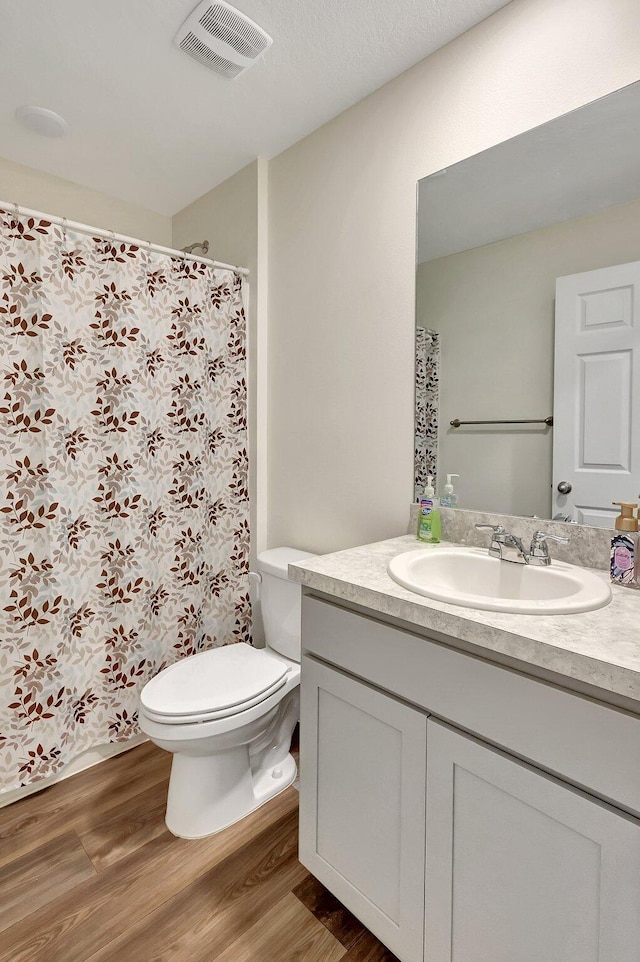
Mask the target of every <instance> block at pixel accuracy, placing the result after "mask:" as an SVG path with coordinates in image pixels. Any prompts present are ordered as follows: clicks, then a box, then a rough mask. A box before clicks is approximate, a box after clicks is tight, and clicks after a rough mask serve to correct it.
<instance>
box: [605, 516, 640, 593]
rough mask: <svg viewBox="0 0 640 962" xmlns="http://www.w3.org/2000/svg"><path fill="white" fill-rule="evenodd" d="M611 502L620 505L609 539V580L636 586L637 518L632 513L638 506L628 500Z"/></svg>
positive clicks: (637, 585) (632, 586)
mask: <svg viewBox="0 0 640 962" xmlns="http://www.w3.org/2000/svg"><path fill="white" fill-rule="evenodd" d="M612 503H613V504H617V505H619V506H620V514H619V515H618V517H617V518H616V533H615V535H614V536H613V538H612V539H611V563H610V572H611V581H612V582H613V583H614V584H616V585H624V586H625V587H626V588H638V587H640V584H638V579H637V574H638V519H637V517H636V516H635V514H634V511H635V509H636V508H637V507H638V506H637V504H633V503H631V502H629V501H613V502H612Z"/></svg>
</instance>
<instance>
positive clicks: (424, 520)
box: [416, 474, 441, 544]
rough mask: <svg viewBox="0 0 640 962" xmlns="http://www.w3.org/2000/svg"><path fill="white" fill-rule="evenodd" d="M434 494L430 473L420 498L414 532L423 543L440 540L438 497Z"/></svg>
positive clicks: (433, 542) (432, 542)
mask: <svg viewBox="0 0 640 962" xmlns="http://www.w3.org/2000/svg"><path fill="white" fill-rule="evenodd" d="M434 495H435V491H434V488H433V475H431V474H430V475H428V477H427V485H426V487H425V489H424V492H423V494H422V497H421V498H420V511H419V513H418V530H417V532H416V536H417V538H418V541H423V542H424V543H425V544H438V542H439V541H440V527H441V526H440V511H439V507H438V499H437V498H436V497H434Z"/></svg>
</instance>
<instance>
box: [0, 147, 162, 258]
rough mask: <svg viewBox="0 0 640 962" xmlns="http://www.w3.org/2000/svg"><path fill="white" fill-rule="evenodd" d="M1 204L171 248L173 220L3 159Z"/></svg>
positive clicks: (1, 165)
mask: <svg viewBox="0 0 640 962" xmlns="http://www.w3.org/2000/svg"><path fill="white" fill-rule="evenodd" d="M0 201H8V202H9V203H12V204H20V205H21V206H22V207H30V208H32V209H33V210H41V211H43V212H44V213H46V214H54V215H56V216H58V217H67V218H68V219H69V220H77V221H80V222H81V223H83V224H89V225H90V226H91V227H103V228H104V229H105V230H112V231H115V233H116V234H128V235H129V236H131V237H139V238H140V239H141V240H148V241H153V243H154V244H161V245H163V246H165V247H167V246H171V218H170V217H165V216H164V214H158V213H156V212H155V211H152V210H147V209H146V208H145V207H139V206H138V205H137V204H129V203H127V201H124V200H118V199H116V198H115V197H110V196H109V195H108V194H101V193H100V192H99V191H97V190H90V189H89V188H88V187H81V186H80V185H79V184H74V183H72V182H71V181H70V180H63V178H62V177H54V176H53V175H52V174H45V173H44V172H43V171H40V170H34V169H33V168H32V167H24V166H22V164H14V163H13V162H12V161H10V160H4V159H3V158H0Z"/></svg>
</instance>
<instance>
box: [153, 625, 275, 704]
mask: <svg viewBox="0 0 640 962" xmlns="http://www.w3.org/2000/svg"><path fill="white" fill-rule="evenodd" d="M287 670H288V666H287V665H286V663H285V662H283V661H280V659H279V658H274V657H273V655H271V654H269V653H268V652H266V651H259V650H257V649H256V648H252V647H251V645H247V644H244V643H242V642H241V643H239V644H235V645H225V646H224V647H223V648H212V649H211V650H209V651H203V652H201V653H200V654H199V655H191V656H190V657H188V658H184V659H183V660H182V661H178V662H176V664H175V665H171V666H170V667H169V668H165V669H164V670H163V671H161V672H160V673H159V674H158V675H156V677H155V678H152V679H151V681H149V682H148V683H147V684H146V685H145V686H144V688H143V689H142V694H141V696H140V701H141V702H142V705H143V707H144V708H146V709H148V710H149V711H150V712H153V713H154V714H155V715H164V716H171V717H176V718H178V717H180V716H182V717H184V716H190V717H191V716H193V715H209V714H211V713H216V714H217V715H219V713H223V712H227V711H228V712H229V713H231V711H232V710H233V709H234V708H237V707H238V706H240V705H244V704H245V703H247V702H252V703H253V704H255V703H256V702H258V701H261V700H263V699H265V698H268V697H269V695H270V694H271V693H272V692H274V691H276V690H277V689H278V688H280V687H281V686H282V685H283V684H284V677H285V675H286V674H287Z"/></svg>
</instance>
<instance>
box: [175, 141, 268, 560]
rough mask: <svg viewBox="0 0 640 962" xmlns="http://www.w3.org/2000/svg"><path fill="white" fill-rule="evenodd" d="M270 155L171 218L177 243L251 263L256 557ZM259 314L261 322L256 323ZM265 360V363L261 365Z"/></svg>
mask: <svg viewBox="0 0 640 962" xmlns="http://www.w3.org/2000/svg"><path fill="white" fill-rule="evenodd" d="M266 174H267V164H266V161H264V160H262V159H258V160H256V161H254V162H253V163H252V164H249V165H248V166H247V167H245V168H244V169H243V170H240V171H238V173H237V174H234V175H233V177H229V179H228V180H226V181H224V183H222V184H220V185H219V186H218V187H215V188H214V189H213V190H210V191H209V192H208V193H207V194H204V195H203V196H202V197H200V198H199V199H198V200H196V201H194V203H193V204H190V205H189V207H185V209H184V210H181V211H180V212H179V213H178V214H176V215H175V216H174V218H173V244H174V246H175V247H186V246H187V245H188V244H193V243H195V242H196V241H202V240H204V239H205V238H206V239H207V240H208V241H209V253H208V256H209V257H212V258H214V259H215V260H218V261H222V262H223V263H227V264H234V265H239V266H243V267H248V268H249V271H250V274H249V279H248V283H247V287H246V292H247V295H248V299H247V301H248V311H247V319H248V368H249V383H248V392H249V456H250V458H249V464H250V468H249V475H250V476H249V489H250V497H251V533H252V538H251V543H252V562H253V561H254V559H255V554H256V552H257V551H259V550H261V548H263V547H266V544H265V541H266V531H265V530H264V525H265V519H266V480H267V479H266V462H265V458H266V455H265V447H264V444H258V441H257V439H258V434H259V435H260V437H261V438H264V437H265V436H266V423H264V421H263V419H265V418H266V408H265V404H264V402H263V395H265V394H266V391H265V388H264V376H265V374H266V370H265V369H266V351H265V344H264V339H265V338H266V333H267V324H266V321H267V315H266V304H265V301H266V283H267V268H266V251H267V238H266V236H265V231H266V216H265V214H266V212H265V210H264V204H265V196H266ZM258 317H259V318H260V325H258ZM262 360H264V364H262V365H261V363H259V362H261V361H262Z"/></svg>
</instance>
